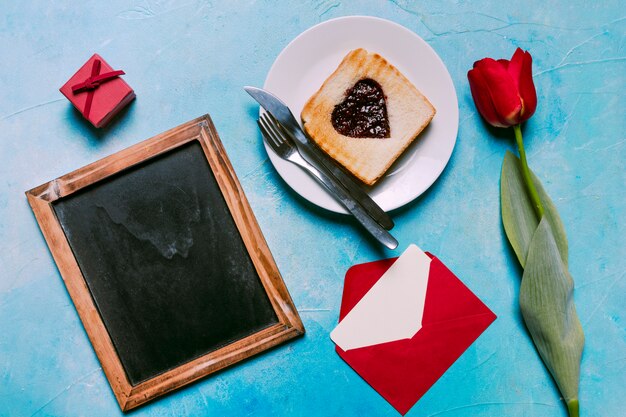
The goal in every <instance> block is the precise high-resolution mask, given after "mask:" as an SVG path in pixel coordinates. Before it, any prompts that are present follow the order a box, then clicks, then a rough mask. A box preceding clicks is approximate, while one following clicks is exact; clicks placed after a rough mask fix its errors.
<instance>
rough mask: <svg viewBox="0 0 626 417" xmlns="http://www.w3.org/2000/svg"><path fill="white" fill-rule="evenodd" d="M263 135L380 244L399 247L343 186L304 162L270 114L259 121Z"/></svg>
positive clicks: (272, 146) (393, 247)
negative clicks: (311, 177)
mask: <svg viewBox="0 0 626 417" xmlns="http://www.w3.org/2000/svg"><path fill="white" fill-rule="evenodd" d="M257 123H258V125H259V128H260V129H261V133H263V137H264V138H265V142H266V143H267V144H268V145H269V147H270V148H272V150H273V151H274V152H275V153H276V155H278V156H279V157H281V158H283V159H284V160H286V161H289V162H291V163H293V164H296V165H298V166H299V167H301V168H303V169H305V170H306V171H307V172H308V173H309V174H311V175H312V176H313V177H314V178H315V179H317V180H318V181H319V182H320V183H321V184H322V185H323V186H324V187H326V188H327V189H328V190H329V191H330V192H331V194H332V195H334V196H335V197H337V199H338V200H339V202H340V203H341V204H342V205H343V206H344V207H345V208H346V210H348V211H349V212H350V213H352V215H353V216H354V217H355V218H356V219H357V221H358V222H359V223H361V225H362V226H363V227H365V229H366V230H367V231H368V232H369V233H370V234H371V235H372V236H374V238H376V240H378V241H379V242H380V243H382V244H383V245H385V246H386V247H388V248H389V249H395V248H396V247H398V241H397V240H396V239H395V238H394V237H393V236H392V235H391V234H390V233H389V232H388V231H387V230H386V229H384V228H383V227H382V226H380V225H379V224H378V223H377V222H376V221H374V220H373V219H372V218H371V217H370V216H369V215H368V214H367V212H366V211H365V210H364V209H363V208H362V207H361V206H359V205H358V204H356V203H355V202H354V200H353V199H352V198H351V197H350V195H349V193H348V191H347V190H346V189H345V188H343V187H342V186H341V185H337V184H336V183H334V182H333V181H330V180H329V179H328V178H327V177H326V176H325V175H324V174H322V173H321V172H320V171H318V170H317V169H316V168H315V167H314V166H313V165H311V164H309V163H308V162H307V161H305V160H304V158H303V157H302V155H300V152H299V151H298V148H297V147H296V144H295V143H294V142H293V141H292V139H291V138H290V137H289V136H288V135H287V134H285V132H284V131H283V128H282V127H281V126H280V124H279V123H278V121H276V119H274V117H273V116H272V115H271V114H269V113H264V114H262V115H261V117H260V118H259V120H257Z"/></svg>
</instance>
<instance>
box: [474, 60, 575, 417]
mask: <svg viewBox="0 0 626 417" xmlns="http://www.w3.org/2000/svg"><path fill="white" fill-rule="evenodd" d="M467 78H468V80H469V86H470V90H471V92H472V97H473V98H474V103H475V104H476V108H477V109H478V112H479V113H480V114H481V115H482V117H483V118H484V119H485V120H486V121H487V122H488V123H489V124H491V125H493V126H496V127H512V128H513V132H514V133H515V141H516V143H517V149H518V150H519V156H520V158H519V160H518V159H517V158H516V157H515V156H513V155H511V154H510V153H508V152H507V155H506V156H505V158H504V162H503V164H502V173H501V175H500V199H501V204H500V207H501V211H502V224H503V226H504V231H505V234H506V237H507V239H508V240H509V242H510V243H511V246H512V248H513V251H514V252H515V254H516V256H517V258H518V260H519V261H520V264H521V266H522V268H523V269H524V273H523V275H522V282H521V285H520V292H519V304H520V311H521V313H522V317H523V319H524V322H525V323H526V329H527V330H528V331H529V333H530V335H531V337H532V340H533V342H534V343H535V346H536V347H537V351H538V353H539V356H540V357H541V359H542V360H543V361H544V362H545V364H546V367H547V368H548V370H549V371H550V373H551V374H552V376H553V377H554V380H555V382H556V384H557V387H558V388H559V390H560V391H561V394H562V396H563V399H564V402H565V404H566V405H567V410H568V413H569V416H570V417H579V408H580V407H579V404H578V386H579V380H580V360H581V356H582V351H583V346H584V343H585V337H584V334H583V330H582V326H581V325H580V320H579V319H578V315H577V313H576V309H575V306H574V301H573V290H574V285H573V281H572V278H571V274H570V273H569V271H568V269H567V268H568V267H567V257H568V254H567V240H566V237H565V232H564V230H563V226H562V224H561V220H560V217H559V214H558V212H557V211H556V207H555V206H554V205H553V204H552V203H551V202H550V199H549V197H548V196H547V194H546V193H545V190H544V189H543V187H542V186H541V182H540V181H539V179H538V178H537V177H536V176H534V177H533V174H532V172H531V171H530V168H529V167H528V161H527V160H526V152H525V150H524V141H523V140H522V128H521V124H522V123H523V122H525V121H526V120H528V119H529V118H530V117H531V116H532V115H533V114H534V113H535V109H536V108H537V93H536V91H535V85H534V83H533V74H532V57H531V56H530V54H529V53H528V52H525V51H523V50H521V49H520V48H517V50H516V51H515V53H514V54H513V57H512V58H511V60H510V61H508V60H506V59H499V60H494V59H492V58H484V59H481V60H480V61H476V62H475V63H474V67H473V68H472V69H471V70H469V72H468V73H467ZM520 174H521V175H520ZM538 190H540V191H541V193H542V195H541V196H540V194H539V193H538ZM542 200H543V201H542ZM528 203H531V205H532V208H531V207H529V204H528ZM544 203H545V204H544ZM533 210H534V214H535V219H533Z"/></svg>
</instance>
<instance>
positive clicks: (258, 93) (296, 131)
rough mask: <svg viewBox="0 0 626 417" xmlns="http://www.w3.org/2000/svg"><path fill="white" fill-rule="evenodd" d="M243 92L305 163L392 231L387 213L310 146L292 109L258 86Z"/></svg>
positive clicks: (324, 155)
mask: <svg viewBox="0 0 626 417" xmlns="http://www.w3.org/2000/svg"><path fill="white" fill-rule="evenodd" d="M244 90H246V92H247V93H248V94H250V95H251V96H252V98H253V99H255V100H256V101H257V102H258V103H259V104H260V105H261V106H262V107H263V108H264V109H265V110H267V111H268V112H270V114H271V115H272V116H274V118H276V120H278V121H279V122H280V124H281V125H282V126H283V127H284V128H285V130H286V131H287V132H288V133H289V134H290V135H291V136H292V137H293V138H294V139H295V140H296V141H297V143H298V145H300V149H301V150H302V151H303V152H302V156H303V157H304V158H305V159H306V160H307V162H309V163H311V164H313V165H314V166H316V167H317V168H318V169H320V170H321V171H322V172H324V173H325V174H326V175H327V176H328V177H329V178H330V179H331V181H336V182H338V183H340V184H341V186H343V187H344V188H345V189H346V190H347V191H348V193H349V195H350V196H351V197H352V198H353V199H354V200H355V201H356V203H357V204H359V205H361V206H362V207H363V209H364V210H365V212H366V213H367V214H368V215H369V216H370V217H371V218H372V219H374V220H375V221H376V223H378V224H380V225H381V226H382V227H384V228H385V229H387V230H391V229H392V228H393V226H394V224H393V220H391V217H389V215H388V214H387V213H385V212H384V211H383V209H382V208H380V206H379V205H378V204H376V203H375V202H374V200H372V198H371V197H370V196H369V195H367V193H366V192H365V191H363V189H362V188H361V187H360V186H359V185H358V184H357V183H356V182H354V180H353V179H352V178H350V177H349V176H348V174H346V173H345V172H344V171H343V170H342V169H341V168H339V166H337V165H336V164H335V163H334V162H333V161H332V160H330V158H329V157H328V156H326V154H325V153H324V152H322V151H321V150H320V149H319V148H318V147H317V145H315V144H314V143H312V142H311V141H310V140H309V138H308V137H307V136H306V135H305V134H304V132H303V131H302V128H300V125H299V124H298V121H297V120H296V118H295V117H294V115H293V113H291V110H289V107H287V105H286V104H285V103H283V102H282V101H281V100H280V99H279V98H278V97H276V96H275V95H273V94H272V93H270V92H268V91H265V90H263V89H260V88H257V87H244Z"/></svg>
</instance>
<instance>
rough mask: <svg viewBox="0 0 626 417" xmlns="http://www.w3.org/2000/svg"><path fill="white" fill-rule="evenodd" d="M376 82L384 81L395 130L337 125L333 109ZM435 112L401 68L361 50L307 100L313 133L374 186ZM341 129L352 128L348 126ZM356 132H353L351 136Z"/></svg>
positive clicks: (389, 116)
mask: <svg viewBox="0 0 626 417" xmlns="http://www.w3.org/2000/svg"><path fill="white" fill-rule="evenodd" d="M371 80H373V81H375V82H376V83H378V84H379V87H380V88H382V92H383V94H384V97H385V104H386V115H387V119H388V128H389V131H388V133H387V134H385V135H384V136H386V137H383V135H377V134H376V132H375V131H374V129H372V130H371V132H372V134H371V135H369V137H351V136H346V135H344V134H341V133H339V131H338V130H337V129H336V128H335V125H333V111H335V108H336V107H337V106H338V105H340V106H343V107H344V108H345V103H344V101H345V100H346V97H347V96H348V95H349V94H350V93H351V91H352V90H353V89H354V87H355V85H357V83H359V82H360V81H365V82H371ZM376 83H374V84H376ZM359 84H362V83H359ZM357 87H358V85H357ZM357 107H359V109H361V110H356V111H361V112H362V113H363V112H365V114H361V116H362V117H364V118H366V119H367V118H368V117H369V116H368V115H367V112H368V111H369V110H368V109H367V108H366V107H368V106H357ZM375 107H376V106H375ZM383 107H384V106H383ZM379 114H382V113H380V112H379ZM434 115H435V108H434V107H433V105H432V104H431V103H430V102H429V101H428V99H427V98H426V97H424V96H423V95H422V94H421V93H420V92H419V91H418V90H417V88H415V86H414V85H413V84H411V82H410V81H409V80H408V79H407V78H406V77H405V76H404V75H402V74H401V73H400V71H398V69H396V68H395V67H394V66H393V65H391V64H390V63H388V62H387V61H386V60H385V59H384V58H383V57H381V56H380V55H378V54H376V53H371V52H368V51H366V50H365V49H355V50H353V51H351V52H350V53H348V55H346V56H345V58H344V59H343V61H341V64H339V67H337V69H336V70H335V72H333V73H332V74H331V75H330V77H328V78H327V79H326V81H324V84H323V85H322V87H321V88H320V89H319V90H318V91H317V92H316V93H315V94H314V95H313V96H312V97H311V98H310V99H309V100H308V101H307V103H306V104H305V106H304V109H303V110H302V115H301V117H302V122H303V123H304V129H305V131H306V132H307V134H308V135H309V136H310V137H311V138H312V139H313V140H314V141H315V142H316V143H317V144H318V145H319V146H320V147H321V148H322V149H323V150H324V151H325V152H326V153H328V155H330V156H331V157H332V158H333V159H335V160H336V161H337V162H339V163H340V164H341V165H343V166H344V167H345V168H346V169H347V170H348V171H350V172H351V173H352V174H354V176H356V177H357V178H358V179H360V180H361V181H363V182H364V183H365V184H368V185H373V184H374V183H375V182H376V181H378V179H380V178H381V177H382V176H383V174H384V173H385V172H386V171H387V170H388V169H389V167H390V166H391V164H392V163H393V162H394V161H395V160H396V159H397V158H398V157H399V156H400V155H401V154H402V152H403V151H404V150H405V149H406V148H407V147H408V146H409V145H410V144H411V142H413V140H414V139H415V138H416V137H417V135H419V133H420V132H421V131H422V130H423V129H424V128H425V127H426V126H427V125H428V123H430V121H431V120H432V118H433V117H434ZM374 117H377V116H376V115H374ZM335 120H336V119H335ZM339 130H341V131H343V132H344V133H345V132H346V130H345V129H339ZM353 131H354V129H353V130H350V133H349V134H353V133H352V132H353ZM367 135H368V134H367V132H366V133H365V136H367Z"/></svg>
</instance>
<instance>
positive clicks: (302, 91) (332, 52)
mask: <svg viewBox="0 0 626 417" xmlns="http://www.w3.org/2000/svg"><path fill="white" fill-rule="evenodd" d="M356 48H364V49H367V50H368V51H371V52H377V53H379V54H380V55H382V56H383V57H384V58H386V59H387V60H388V61H389V62H390V63H391V64H392V65H394V66H396V67H397V68H398V69H399V70H400V71H401V72H402V73H403V74H404V75H405V76H406V77H407V78H408V79H409V80H410V81H411V82H412V83H413V84H414V85H415V86H416V87H417V89H418V90H420V91H421V92H422V93H423V94H424V95H425V96H426V97H427V98H428V99H429V100H430V102H431V103H432V104H433V105H434V106H435V108H436V109H437V114H436V115H435V117H434V118H433V120H432V122H431V123H430V126H429V127H428V128H427V129H426V130H425V131H424V132H422V133H421V134H420V135H419V136H418V138H417V139H416V141H415V142H414V143H413V144H412V145H411V146H410V147H409V148H408V149H407V150H406V151H405V152H404V153H403V154H402V156H400V158H398V160H396V162H395V163H394V164H393V165H392V166H391V168H390V169H389V171H387V173H386V174H385V176H384V177H383V178H382V179H381V180H379V181H378V182H377V183H376V184H375V185H374V186H373V187H366V190H367V192H368V194H369V195H370V196H371V197H372V198H373V199H374V201H376V202H377V203H378V204H379V205H380V206H381V207H382V209H383V210H385V211H389V210H393V209H396V208H398V207H401V206H403V205H404V204H406V203H408V202H410V201H412V200H413V199H415V198H417V197H418V196H419V195H420V194H422V193H423V192H424V191H426V190H427V189H428V187H430V186H431V185H432V184H433V183H434V182H435V180H436V179H437V178H438V177H439V175H440V174H441V172H442V171H443V169H444V168H445V166H446V164H447V163H448V160H449V159H450V156H451V155H452V149H453V148H454V144H455V142H456V135H457V130H458V126H459V106H458V102H457V97H456V91H455V89H454V85H453V84H452V79H451V78H450V74H449V73H448V70H447V69H446V66H445V65H444V64H443V62H442V61H441V59H440V58H439V56H438V55H437V53H436V52H435V51H434V50H433V49H432V48H431V47H430V46H429V45H428V44H427V43H426V42H425V41H424V40H423V39H422V38H420V37H419V36H417V35H416V34H415V33H413V32H411V31H410V30H409V29H407V28H405V27H404V26H400V25H398V24H397V23H394V22H390V21H388V20H384V19H380V18H376V17H369V16H348V17H340V18H338V19H333V20H328V21H326V22H323V23H320V24H318V25H316V26H313V27H312V28H310V29H308V30H307V31H305V32H303V33H302V34H300V35H299V36H298V37H297V38H295V39H294V40H293V41H291V43H290V44H289V45H287V47H285V49H283V51H282V52H281V53H280V55H278V57H277V58H276V61H274V64H273V65H272V68H271V69H270V71H269V73H268V74H267V79H266V80H265V85H264V88H265V89H266V90H268V91H270V92H272V93H274V94H275V95H276V96H278V97H279V98H280V99H281V100H283V101H284V102H285V103H286V104H287V105H288V106H289V108H290V109H291V111H292V112H293V114H294V115H295V116H296V118H297V119H299V116H300V113H301V112H302V108H303V107H304V103H305V102H306V101H307V100H308V99H309V97H311V96H312V95H313V94H314V93H315V92H316V91H317V90H318V89H319V88H320V86H321V85H322V83H323V82H324V80H326V78H327V77H328V76H329V75H330V74H331V73H332V72H333V71H334V70H335V69H336V68H337V66H338V65H339V63H340V62H341V60H342V59H343V57H344V56H345V55H346V54H347V53H348V52H349V51H351V50H353V49H356ZM265 148H266V150H267V153H268V155H269V157H270V160H271V161H272V164H274V167H275V168H276V170H277V171H278V174H279V175H280V176H281V177H282V178H283V179H284V180H285V182H286V183H287V184H288V185H289V186H290V187H291V188H293V190H294V191H295V192H297V193H298V194H300V195H301V196H302V197H304V198H306V199H307V200H309V201H310V202H311V203H313V204H316V205H318V206H320V207H323V208H325V209H328V210H331V211H334V212H337V213H347V211H346V210H345V209H344V208H343V206H341V205H340V204H339V203H338V202H337V201H336V200H335V199H334V198H333V196H332V195H331V194H329V193H328V192H327V191H326V189H324V188H323V187H322V186H321V185H320V184H318V183H317V182H316V181H315V180H314V179H313V178H312V177H311V176H309V175H308V174H307V173H306V172H305V171H303V170H302V169H301V168H300V167H298V166H295V165H293V164H292V163H290V162H287V161H285V160H283V159H281V158H279V157H278V156H277V155H276V154H275V153H274V152H273V151H272V150H271V149H269V148H268V147H267V145H265Z"/></svg>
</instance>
